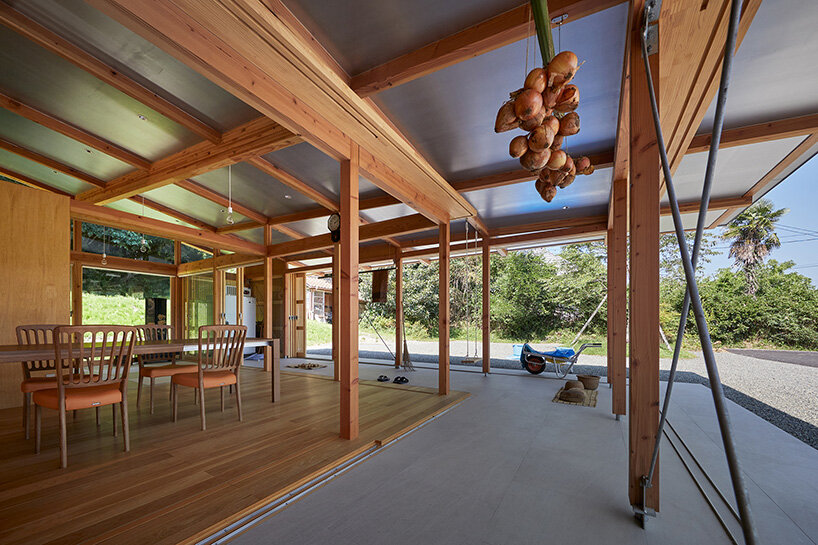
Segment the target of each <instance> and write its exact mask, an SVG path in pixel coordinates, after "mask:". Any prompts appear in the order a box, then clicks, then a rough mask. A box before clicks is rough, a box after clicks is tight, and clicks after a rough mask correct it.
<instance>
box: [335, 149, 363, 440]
mask: <svg viewBox="0 0 818 545" xmlns="http://www.w3.org/2000/svg"><path fill="white" fill-rule="evenodd" d="M358 153H359V150H358V145H357V144H354V143H353V144H352V146H351V149H350V154H349V159H345V160H343V161H341V258H340V263H341V267H340V268H341V309H340V310H341V312H340V313H339V315H338V319H339V327H340V329H339V358H340V364H341V365H340V377H341V437H342V438H343V439H355V438H356V437H358V227H359V224H360V218H359V214H358Z"/></svg>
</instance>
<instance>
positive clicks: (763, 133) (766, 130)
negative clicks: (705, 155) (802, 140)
mask: <svg viewBox="0 0 818 545" xmlns="http://www.w3.org/2000/svg"><path fill="white" fill-rule="evenodd" d="M816 132H818V114H812V115H804V116H800V117H791V118H788V119H779V120H777V121H770V122H767V123H757V124H755V125H748V126H746V127H737V128H734V129H727V130H725V131H723V132H722V135H721V146H720V148H733V147H736V146H746V145H749V144H757V143H759V142H769V141H771V140H781V139H782V138H790V137H793V136H808V135H811V134H813V133H816ZM711 136H712V135H711V133H709V132H708V133H703V134H697V135H696V136H695V137H693V140H691V142H690V147H688V148H687V153H698V152H702V151H707V150H709V149H710V142H711Z"/></svg>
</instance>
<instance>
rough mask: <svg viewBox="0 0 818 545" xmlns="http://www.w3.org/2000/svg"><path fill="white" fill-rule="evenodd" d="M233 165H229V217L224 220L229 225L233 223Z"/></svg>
mask: <svg viewBox="0 0 818 545" xmlns="http://www.w3.org/2000/svg"><path fill="white" fill-rule="evenodd" d="M232 166H233V165H227V217H226V218H224V220H225V221H226V222H227V224H228V225H233V223H234V222H235V220H234V219H233V169H232Z"/></svg>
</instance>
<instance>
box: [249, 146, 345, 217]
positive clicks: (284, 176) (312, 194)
mask: <svg viewBox="0 0 818 545" xmlns="http://www.w3.org/2000/svg"><path fill="white" fill-rule="evenodd" d="M246 162H247V163H248V164H250V165H253V166H254V167H256V168H257V169H259V170H260V171H262V172H264V173H265V174H267V175H268V176H272V177H273V178H275V179H276V180H278V181H279V182H281V183H282V184H284V185H286V186H287V187H290V188H292V189H294V190H296V191H298V192H299V193H301V194H302V195H304V196H305V197H307V198H309V199H311V200H313V201H315V202H317V203H318V204H320V205H321V206H323V207H324V208H326V209H327V210H331V211H332V212H337V211H338V203H336V202H335V200H334V199H332V198H330V197H328V196H326V195H324V194H323V193H321V192H320V191H318V190H317V189H315V188H313V187H311V186H309V185H308V184H306V183H305V182H302V181H301V180H299V179H298V178H296V177H295V176H293V175H292V174H290V173H289V172H287V171H285V170H283V169H281V168H280V167H278V166H277V165H275V164H273V163H271V162H270V161H268V160H267V159H264V158H262V157H251V158H249V159H247V161H246Z"/></svg>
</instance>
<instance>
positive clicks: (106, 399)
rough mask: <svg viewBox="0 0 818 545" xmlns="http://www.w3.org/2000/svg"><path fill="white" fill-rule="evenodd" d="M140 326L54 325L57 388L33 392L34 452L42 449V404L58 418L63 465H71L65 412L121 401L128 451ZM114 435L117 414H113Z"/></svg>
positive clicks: (114, 406) (114, 404)
mask: <svg viewBox="0 0 818 545" xmlns="http://www.w3.org/2000/svg"><path fill="white" fill-rule="evenodd" d="M135 339H136V328H135V327H129V326H112V325H98V326H60V327H57V328H55V329H54V356H55V362H56V374H57V377H61V380H57V387H56V388H51V389H48V390H39V391H37V392H34V396H33V399H34V405H35V414H34V417H35V436H34V440H35V446H34V450H35V452H37V453H39V452H40V429H41V419H42V417H41V413H42V410H41V409H42V407H45V408H47V409H52V410H56V411H58V412H59V417H60V467H63V468H64V467H67V466H68V441H67V437H66V425H65V415H66V412H67V411H72V410H77V409H90V408H92V407H100V406H105V405H112V406H113V408H114V413H116V405H117V404H119V406H120V414H121V416H122V435H123V437H124V445H125V452H128V451H129V450H130V439H129V435H128V432H129V429H128V371H129V370H130V367H131V361H133V347H134V340H135ZM114 435H116V418H114Z"/></svg>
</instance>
